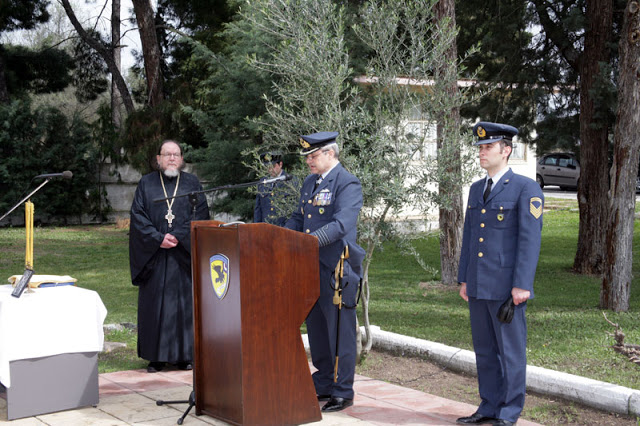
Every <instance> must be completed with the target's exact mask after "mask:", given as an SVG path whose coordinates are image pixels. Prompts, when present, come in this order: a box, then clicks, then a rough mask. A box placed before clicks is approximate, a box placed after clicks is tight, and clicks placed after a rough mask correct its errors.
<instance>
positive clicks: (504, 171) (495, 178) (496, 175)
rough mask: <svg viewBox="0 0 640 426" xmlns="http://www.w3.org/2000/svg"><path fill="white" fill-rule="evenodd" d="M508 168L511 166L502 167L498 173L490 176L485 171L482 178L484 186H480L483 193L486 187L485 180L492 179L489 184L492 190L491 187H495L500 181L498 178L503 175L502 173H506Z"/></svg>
mask: <svg viewBox="0 0 640 426" xmlns="http://www.w3.org/2000/svg"><path fill="white" fill-rule="evenodd" d="M510 169H511V167H509V166H507V167H505V168H504V169H502V170H500V171H499V172H498V173H496V174H495V175H494V176H493V177H490V176H489V174H488V173H487V177H486V178H485V180H484V188H482V192H483V193H484V190H485V189H487V181H488V180H489V179H491V180H492V181H493V183H492V185H491V190H492V191H493V188H495V187H496V184H497V183H498V182H499V181H500V179H502V176H504V174H505V173H507V172H508V171H509V170H510Z"/></svg>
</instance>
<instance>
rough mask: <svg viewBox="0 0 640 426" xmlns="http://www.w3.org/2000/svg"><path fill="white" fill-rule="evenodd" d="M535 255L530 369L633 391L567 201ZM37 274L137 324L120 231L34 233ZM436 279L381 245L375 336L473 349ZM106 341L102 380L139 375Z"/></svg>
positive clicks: (462, 313)
mask: <svg viewBox="0 0 640 426" xmlns="http://www.w3.org/2000/svg"><path fill="white" fill-rule="evenodd" d="M547 206H550V207H552V208H553V209H552V210H550V211H547V212H545V216H544V229H543V236H542V252H541V256H540V262H539V264H538V272H537V275H536V282H535V299H533V300H532V301H530V302H529V304H528V308H527V317H528V324H529V345H528V363H529V364H532V365H537V366H540V367H545V368H551V369H555V370H559V371H564V372H567V373H572V374H577V375H581V376H585V377H590V378H593V379H597V380H603V381H607V382H611V383H616V384H619V385H622V386H627V387H631V388H635V389H640V366H638V365H636V364H633V363H632V362H630V361H628V360H627V359H626V358H625V357H623V356H622V355H620V354H618V353H617V352H615V351H613V350H612V349H611V347H610V346H611V345H612V344H613V338H612V337H611V336H610V335H609V333H610V332H612V331H613V328H612V327H611V325H609V324H608V323H607V322H606V321H605V320H604V318H603V315H602V311H601V310H600V309H598V302H599V292H600V279H598V278H597V277H585V276H578V275H575V274H573V273H572V272H571V266H572V263H573V257H574V255H575V249H576V243H577V234H578V212H577V207H576V203H575V201H573V202H571V201H565V200H553V199H551V200H548V202H547ZM0 239H1V241H2V242H3V244H2V246H0V276H4V277H9V276H11V275H14V274H21V273H22V271H23V270H24V247H25V240H24V239H25V234H24V229H23V228H3V229H0ZM415 244H416V247H417V249H418V251H419V252H420V253H421V254H422V255H423V258H424V260H425V261H426V263H427V264H428V265H431V266H434V267H439V254H438V241H437V240H436V239H435V238H433V237H428V236H425V237H424V238H422V239H419V240H416V243H415ZM638 253H640V222H639V221H638V220H636V222H635V229H634V258H633V272H634V277H635V278H634V279H633V282H632V284H631V300H630V309H629V312H626V313H618V314H616V313H612V312H608V313H607V316H608V318H609V319H610V320H611V321H613V322H616V323H618V324H620V326H621V328H622V330H623V332H624V333H625V335H626V342H627V343H632V344H640V279H638V277H639V276H640V261H639V259H640V256H639V255H638ZM34 270H35V272H36V274H59V275H66V274H68V275H71V276H73V277H74V278H77V279H78V286H80V287H84V288H89V289H92V290H95V291H97V292H98V293H99V294H100V297H101V298H102V301H103V302H104V304H105V306H106V307H107V310H108V315H107V319H106V320H105V323H123V322H131V323H135V322H136V305H137V289H136V288H135V287H134V286H132V285H131V281H130V276H129V261H128V235H127V230H123V229H116V227H115V226H114V225H105V226H78V227H65V228H57V227H50V228H48V227H47V228H36V229H35V231H34ZM438 279H439V277H438V276H432V275H430V274H429V273H427V272H425V271H424V270H423V269H422V268H421V267H420V266H419V265H418V262H417V261H416V260H415V259H414V258H413V257H411V256H407V255H404V254H402V253H401V251H400V250H398V249H396V247H395V246H394V245H393V244H387V245H385V247H383V249H382V250H379V251H378V252H377V253H376V254H375V256H374V262H373V264H372V268H371V271H370V280H371V286H372V288H371V304H370V315H371V322H372V323H373V324H375V325H378V326H380V327H381V328H382V329H383V330H387V331H392V332H395V333H400V334H405V335H409V336H414V337H418V338H423V339H428V340H432V341H436V342H441V343H444V344H447V345H451V346H456V347H460V348H464V349H472V347H471V332H470V328H469V313H468V309H467V306H466V304H465V303H464V301H463V300H462V299H461V298H460V297H459V296H458V292H457V287H456V288H448V287H443V286H442V285H440V284H439V283H438ZM107 340H110V341H121V342H127V343H128V345H129V347H128V348H127V349H119V350H116V351H113V352H111V353H108V354H107V353H103V354H100V371H101V372H105V371H116V370H124V369H133V368H142V367H144V366H146V362H144V361H142V360H140V359H138V358H137V357H136V355H135V344H136V336H135V334H134V333H131V332H128V331H121V332H113V333H110V334H109V335H108V336H107Z"/></svg>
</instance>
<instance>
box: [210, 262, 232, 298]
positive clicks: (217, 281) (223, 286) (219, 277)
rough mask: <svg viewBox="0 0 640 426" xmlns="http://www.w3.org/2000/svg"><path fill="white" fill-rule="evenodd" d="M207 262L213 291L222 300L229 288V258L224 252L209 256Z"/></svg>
mask: <svg viewBox="0 0 640 426" xmlns="http://www.w3.org/2000/svg"><path fill="white" fill-rule="evenodd" d="M209 264H210V265H211V285H212V286H213V291H214V292H215V293H216V296H218V299H220V300H222V298H223V297H224V296H225V295H226V294H227V290H228V289H229V259H228V258H227V256H225V255H224V254H214V255H213V256H211V257H210V258H209Z"/></svg>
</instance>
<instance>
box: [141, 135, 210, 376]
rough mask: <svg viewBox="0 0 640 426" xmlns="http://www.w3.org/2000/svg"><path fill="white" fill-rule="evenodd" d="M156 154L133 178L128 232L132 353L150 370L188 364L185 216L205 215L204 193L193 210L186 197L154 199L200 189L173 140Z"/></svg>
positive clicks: (190, 321)
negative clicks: (134, 307)
mask: <svg viewBox="0 0 640 426" xmlns="http://www.w3.org/2000/svg"><path fill="white" fill-rule="evenodd" d="M156 160H157V162H158V169H159V170H158V171H155V172H152V173H149V174H147V175H145V176H143V177H142V179H140V182H139V183H138V187H137V189H136V193H135V197H134V200H133V204H132V206H131V227H130V233H129V263H130V267H131V281H132V282H133V285H135V286H138V356H139V357H140V358H143V359H146V360H148V361H149V365H148V367H147V371H148V372H150V373H153V372H156V371H160V370H162V369H163V368H164V367H165V365H166V364H167V363H170V364H174V365H176V366H177V367H178V368H181V369H191V368H192V360H193V302H192V294H193V290H192V286H191V234H190V233H191V220H208V219H209V207H208V206H207V201H206V198H205V196H204V194H199V195H198V201H197V205H196V209H195V213H194V212H193V207H192V205H191V203H190V201H189V198H190V197H186V196H185V197H178V198H174V199H173V200H168V201H161V202H154V200H157V199H159V198H167V197H171V196H174V195H176V194H185V193H190V192H195V191H201V190H202V185H200V182H199V180H198V178H197V177H196V176H194V175H192V174H190V173H186V172H183V171H182V167H183V164H184V163H183V159H182V150H181V148H180V145H178V144H177V143H176V142H174V141H170V140H169V141H164V142H163V143H162V144H161V146H160V149H159V150H158V155H157V156H156Z"/></svg>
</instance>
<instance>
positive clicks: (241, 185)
mask: <svg viewBox="0 0 640 426" xmlns="http://www.w3.org/2000/svg"><path fill="white" fill-rule="evenodd" d="M290 179H291V176H290V175H286V176H285V177H284V178H282V179H278V178H272V179H260V180H256V181H253V182H247V183H236V184H232V185H222V186H216V187H215V188H209V189H203V190H201V191H192V192H185V193H182V194H177V195H176V196H171V197H164V198H156V199H155V200H153V202H154V203H161V202H163V201H170V200H172V199H174V198H180V197H189V199H190V200H192V199H193V198H195V199H196V200H197V196H198V195H199V194H206V193H208V192H213V191H222V190H225V189H236V188H248V187H250V186H254V185H260V184H261V183H276V182H284V181H287V180H290ZM191 205H192V206H194V204H193V201H191ZM193 208H194V209H195V206H194V207H193Z"/></svg>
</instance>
